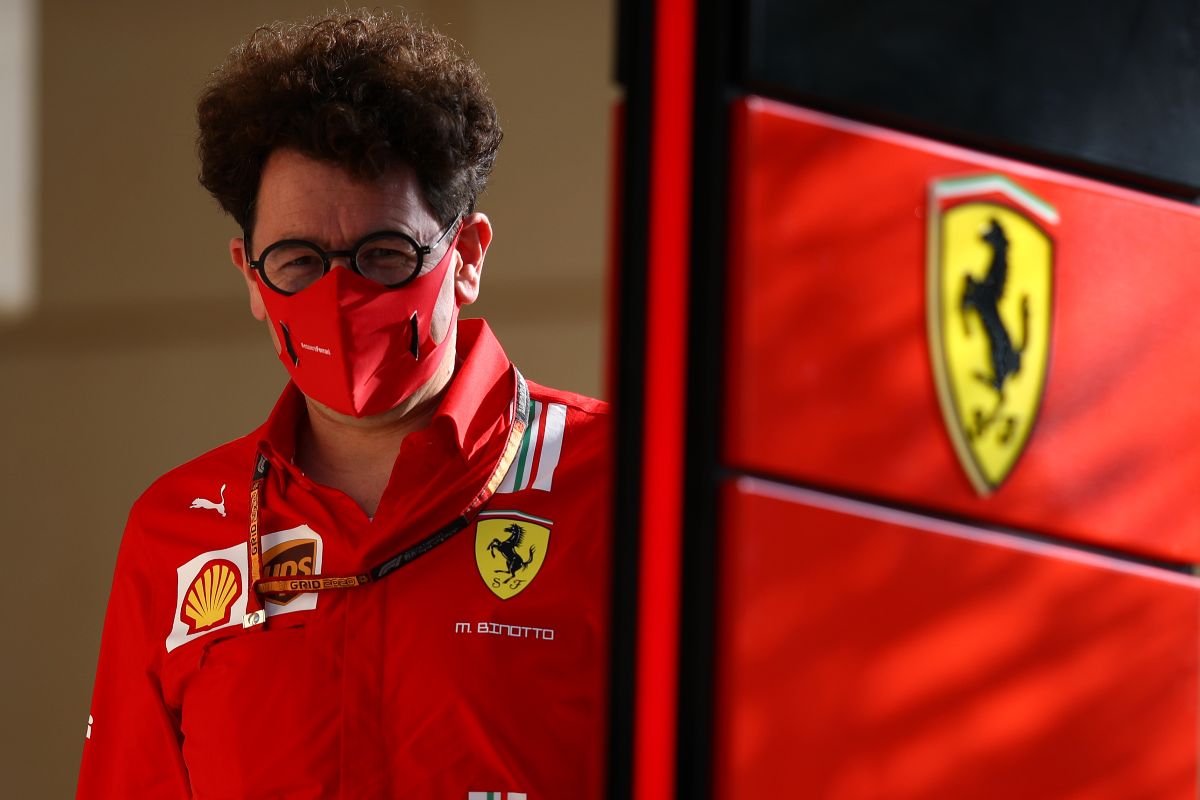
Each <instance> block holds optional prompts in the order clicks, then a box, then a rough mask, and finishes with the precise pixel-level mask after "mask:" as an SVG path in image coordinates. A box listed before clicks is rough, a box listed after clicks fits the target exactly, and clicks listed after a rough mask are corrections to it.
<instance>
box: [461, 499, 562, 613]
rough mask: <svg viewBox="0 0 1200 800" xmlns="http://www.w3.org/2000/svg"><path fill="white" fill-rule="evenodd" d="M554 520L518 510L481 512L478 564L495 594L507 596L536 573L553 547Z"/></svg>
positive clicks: (477, 537) (476, 557) (485, 580)
mask: <svg viewBox="0 0 1200 800" xmlns="http://www.w3.org/2000/svg"><path fill="white" fill-rule="evenodd" d="M553 524H554V523H552V522H551V521H550V520H546V519H541V518H539V517H534V516H531V515H528V514H521V513H520V512H515V511H494V512H487V516H484V515H482V514H481V515H480V519H479V522H478V523H476V526H475V565H476V566H477V567H478V568H479V577H481V578H483V583H484V585H485V586H487V587H488V588H489V589H491V590H492V593H493V594H495V595H496V596H497V597H499V598H500V599H501V600H507V599H509V598H510V597H513V596H515V595H517V594H519V593H520V592H522V591H523V590H524V589H525V587H526V586H528V585H529V584H530V583H531V582H532V581H533V579H534V578H536V577H537V574H538V572H540V571H541V569H542V563H543V562H544V561H545V559H546V553H547V551H548V550H549V549H550V526H551V525H553Z"/></svg>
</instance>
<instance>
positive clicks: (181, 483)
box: [130, 430, 261, 519]
mask: <svg viewBox="0 0 1200 800" xmlns="http://www.w3.org/2000/svg"><path fill="white" fill-rule="evenodd" d="M260 434H261V431H259V430H254V431H252V432H251V433H248V434H246V435H245V436H242V437H240V438H237V439H234V440H233V441H231V442H226V443H224V444H222V445H218V446H217V447H214V448H213V449H212V450H209V451H208V452H206V453H203V454H201V455H199V456H196V457H195V458H193V459H191V460H189V461H185V462H184V463H183V464H180V465H179V466H177V467H175V468H174V469H170V470H168V471H167V472H165V473H163V474H162V475H161V476H159V477H158V479H157V480H155V481H154V482H152V483H151V484H150V485H149V486H148V487H147V488H146V490H145V491H143V492H142V494H141V496H139V497H138V499H137V500H135V501H134V503H133V509H132V510H131V511H130V518H131V519H133V518H135V517H136V516H137V515H138V513H139V512H140V511H144V510H146V509H148V508H152V507H155V506H158V505H161V504H164V503H170V504H171V505H177V504H178V503H179V498H180V497H181V496H182V495H183V494H188V493H189V492H191V493H193V494H194V493H200V494H205V493H208V492H211V493H212V495H213V496H214V498H215V496H216V495H217V492H218V490H219V488H220V486H221V485H225V494H226V496H228V495H229V493H230V492H231V491H240V490H242V489H245V488H246V487H248V486H249V485H250V476H251V474H252V473H253V471H254V463H253V461H254V455H255V452H256V449H255V443H256V442H257V440H258V438H259V436H260ZM243 484H244V485H243Z"/></svg>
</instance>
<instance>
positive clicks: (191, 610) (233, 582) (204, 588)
mask: <svg viewBox="0 0 1200 800" xmlns="http://www.w3.org/2000/svg"><path fill="white" fill-rule="evenodd" d="M241 593H242V574H241V572H240V571H239V570H238V568H237V567H236V566H234V564H233V563H232V562H230V561H226V560H225V559H217V560H214V561H210V562H208V563H207V564H205V565H204V567H203V568H202V569H201V570H200V572H199V573H198V574H197V575H196V579H195V580H193V581H192V585H191V587H189V588H188V593H187V596H186V597H185V598H184V600H183V608H181V609H180V610H179V619H180V621H181V622H183V623H184V624H185V625H187V626H188V634H189V635H190V634H193V633H195V632H196V631H200V630H204V629H205V628H212V627H214V626H217V625H224V624H225V623H226V622H228V621H229V609H230V607H231V606H232V605H233V601H234V600H237V599H238V596H239V595H241Z"/></svg>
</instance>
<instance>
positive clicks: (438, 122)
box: [196, 11, 503, 231]
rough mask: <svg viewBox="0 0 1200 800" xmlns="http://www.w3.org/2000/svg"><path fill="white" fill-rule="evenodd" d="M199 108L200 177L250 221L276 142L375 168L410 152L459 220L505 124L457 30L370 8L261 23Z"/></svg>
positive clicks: (243, 222)
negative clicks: (444, 31) (453, 34)
mask: <svg viewBox="0 0 1200 800" xmlns="http://www.w3.org/2000/svg"><path fill="white" fill-rule="evenodd" d="M196 118H197V121H198V123H199V126H200V134H199V137H198V139H197V149H198V150H199V153H200V183H201V184H202V185H203V186H204V188H206V189H208V191H209V192H211V193H212V195H213V197H215V198H216V199H217V202H219V203H220V204H221V208H223V209H224V210H225V211H226V213H228V214H230V215H231V216H232V217H233V218H234V220H236V221H237V223H238V224H239V225H240V226H241V227H242V229H243V230H247V231H249V229H250V227H251V224H252V222H253V208H254V198H255V197H256V196H257V194H258V186H259V179H260V177H261V175H262V169H263V165H264V163H266V160H267V156H268V155H270V153H271V152H272V151H274V150H276V149H278V148H281V147H288V148H293V149H295V150H298V151H300V152H301V153H304V154H305V155H307V156H310V157H312V158H317V159H321V160H324V161H329V162H332V163H335V164H337V165H339V166H341V167H343V168H345V169H346V170H347V171H348V172H350V174H352V175H354V176H356V177H361V178H367V179H370V178H375V177H378V176H379V175H380V174H381V173H383V172H384V171H385V170H386V169H388V168H389V167H390V166H392V165H395V164H398V163H403V164H407V165H408V166H410V167H412V169H413V170H414V171H415V172H416V174H417V178H418V179H419V180H420V183H421V188H422V189H423V191H424V194H425V199H426V200H427V201H428V202H429V205H430V206H431V207H432V208H433V211H434V213H435V214H436V215H437V217H438V218H439V219H440V220H441V222H442V223H443V224H449V223H450V222H451V221H452V220H453V219H454V217H455V216H456V215H458V214H460V213H463V212H464V211H467V210H469V209H471V208H473V207H474V204H475V200H476V198H477V197H478V196H479V193H480V192H482V191H483V189H484V186H485V185H486V184H487V180H488V176H489V175H490V174H491V171H492V165H493V163H494V162H495V160H496V150H497V148H498V147H499V146H500V139H501V138H502V135H503V134H502V132H501V130H500V124H499V121H498V120H497V117H496V108H495V106H494V105H493V103H492V100H491V97H490V96H489V95H488V91H487V82H486V79H485V78H484V76H483V73H482V72H481V71H480V70H479V67H478V66H477V65H476V64H475V62H474V61H472V60H471V58H470V57H469V56H468V55H467V54H466V52H465V51H464V50H463V49H462V48H461V47H460V46H459V45H458V44H457V43H456V42H455V41H454V40H452V39H450V38H449V37H446V36H443V35H441V34H439V33H437V32H436V31H433V30H430V29H429V28H426V27H424V26H422V25H420V24H418V23H416V22H414V21H412V20H410V19H409V18H407V17H406V16H403V15H392V14H387V13H371V12H366V11H357V12H349V11H337V12H331V13H330V14H329V15H328V16H326V17H322V18H316V17H314V18H310V19H308V20H305V21H303V22H299V23H284V22H276V23H273V24H271V25H265V26H263V27H261V28H258V29H257V30H256V31H254V33H252V34H251V35H250V37H249V38H248V39H246V40H245V41H244V42H242V43H241V44H240V45H238V46H237V47H236V48H234V50H233V52H231V53H230V54H229V57H228V58H227V59H226V60H225V63H224V64H222V65H221V66H220V67H219V68H218V69H217V70H216V71H215V72H214V73H213V75H212V77H211V78H210V80H209V82H208V85H207V86H206V87H205V89H204V92H203V93H202V94H201V96H200V101H199V104H198V106H197V109H196Z"/></svg>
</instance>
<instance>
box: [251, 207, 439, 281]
mask: <svg viewBox="0 0 1200 800" xmlns="http://www.w3.org/2000/svg"><path fill="white" fill-rule="evenodd" d="M460 219H462V218H461V217H455V218H454V219H453V220H451V221H450V224H449V225H447V226H446V228H445V230H443V231H442V233H441V235H440V236H438V238H437V239H436V240H435V241H434V242H433V244H418V243H417V240H416V239H414V238H413V237H412V236H410V235H408V234H407V233H405V232H404V231H389V230H383V231H375V232H374V233H368V234H367V235H366V236H364V237H363V238H361V239H359V240H358V241H357V242H355V243H354V247H352V248H350V249H349V250H325V249H324V248H322V247H321V246H320V245H318V244H316V243H315V242H310V241H308V240H307V239H280V240H279V241H278V242H272V243H271V244H269V245H267V246H266V248H265V249H264V250H263V251H262V255H260V256H259V257H258V258H257V259H251V260H250V261H249V262H248V264H249V266H250V269H252V270H257V272H258V274H259V275H260V276H261V277H262V281H263V283H265V284H266V285H267V286H268V287H270V289H271V290H272V291H274V292H278V293H279V294H282V295H293V294H296V293H297V292H303V291H304V289H307V288H308V286H312V283H310V284H309V285H308V286H305V287H304V288H302V289H297V290H296V291H294V292H289V291H288V290H286V289H280V288H279V287H278V286H276V285H275V284H273V283H271V279H270V278H268V277H267V268H266V261H267V256H268V255H270V254H271V251H273V250H276V249H278V248H280V247H286V246H289V245H302V246H304V247H309V248H311V249H312V250H313V252H314V253H316V254H317V255H319V256H320V257H321V275H320V277H318V278H316V279H315V280H314V281H313V283H316V282H317V281H319V280H320V279H321V278H323V277H325V276H326V275H328V274H329V270H331V269H333V259H335V258H346V259H348V260H349V262H350V269H352V270H354V272H355V273H357V274H359V275H362V276H363V277H364V278H367V280H373V279H372V278H370V277H369V276H367V275H364V274H363V271H362V270H360V269H359V268H358V252H359V251H360V250H362V249H363V247H365V246H366V245H368V244H370V243H371V242H374V241H378V240H380V239H394V238H396V237H399V238H401V239H404V240H406V241H407V242H408V243H409V244H411V245H412V246H413V250H414V251H415V252H416V254H417V266H416V268H415V269H413V271H412V274H411V275H409V276H408V277H407V278H405V279H404V280H402V281H398V282H396V283H380V284H379V285H380V286H383V287H384V288H386V289H399V288H400V287H401V286H407V285H408V284H410V283H412V282H413V281H414V280H416V279H417V278H418V277H420V275H421V270H422V269H423V268H424V266H425V256H427V255H429V254H430V253H432V252H433V248H435V247H437V246H438V245H439V244H441V243H442V240H443V239H445V238H446V236H447V235H448V234H449V233H450V231H452V230H454V227H455V225H457V224H458V222H459V220H460ZM242 240H243V241H244V242H245V243H246V252H247V253H249V252H250V248H251V244H250V233H249V232H248V231H243V232H242Z"/></svg>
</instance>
